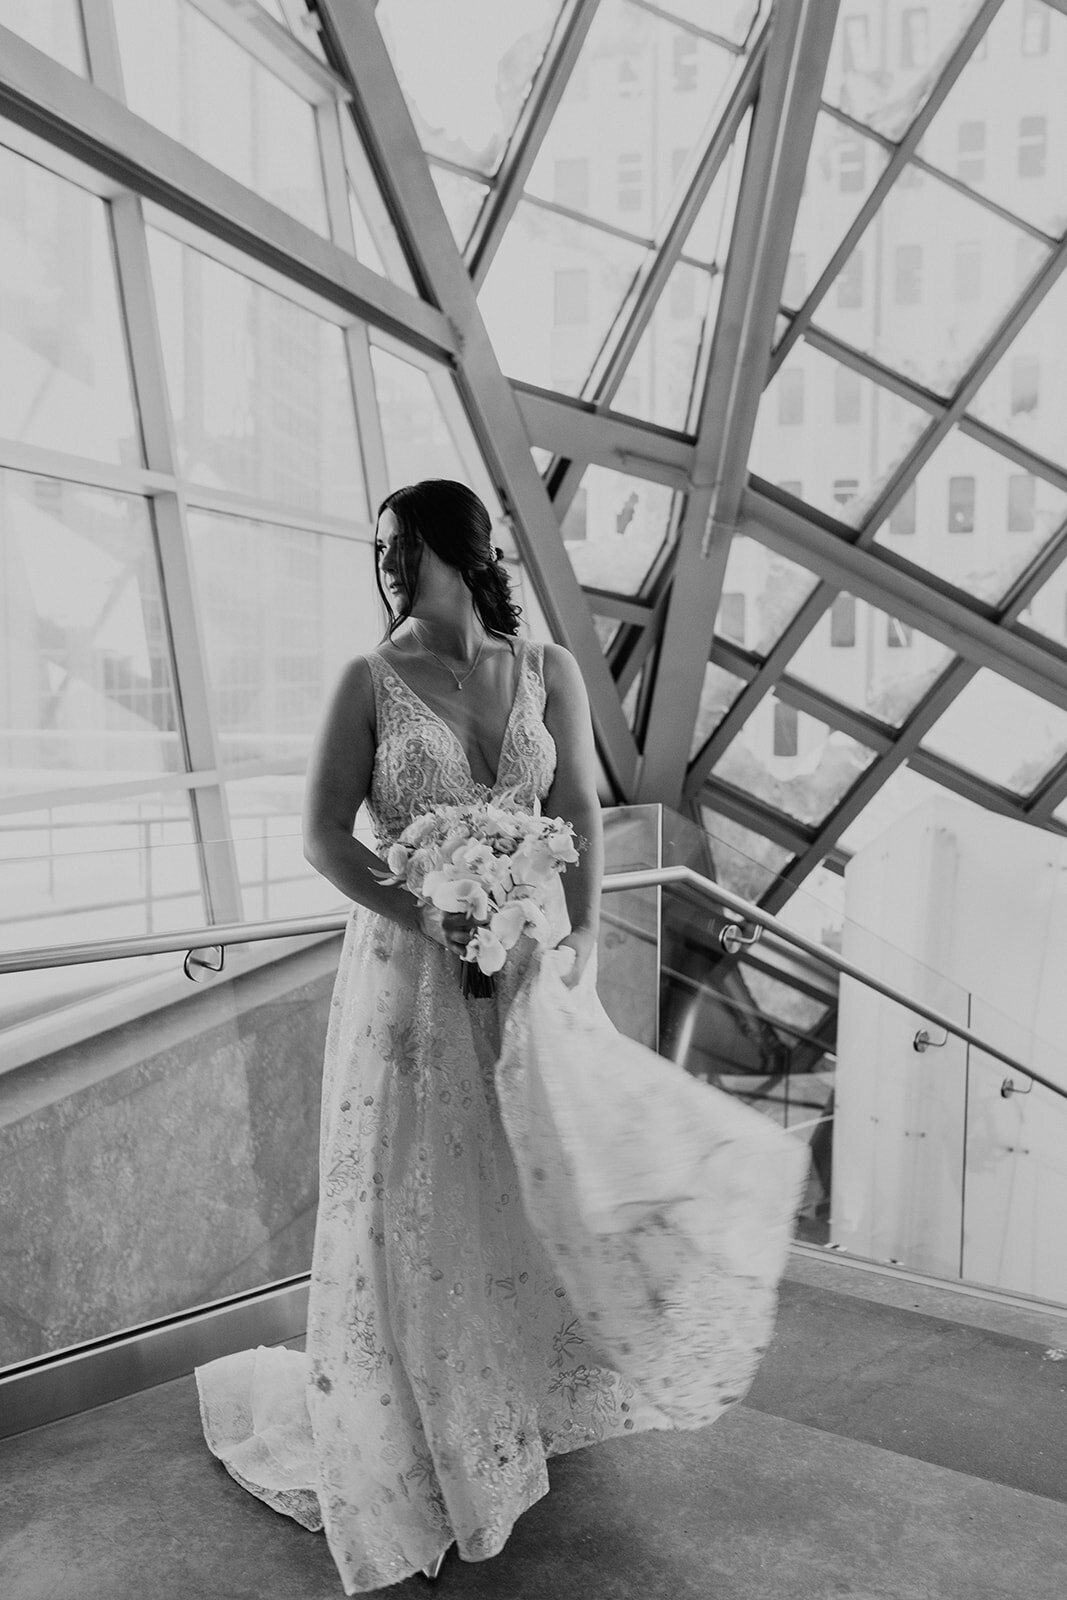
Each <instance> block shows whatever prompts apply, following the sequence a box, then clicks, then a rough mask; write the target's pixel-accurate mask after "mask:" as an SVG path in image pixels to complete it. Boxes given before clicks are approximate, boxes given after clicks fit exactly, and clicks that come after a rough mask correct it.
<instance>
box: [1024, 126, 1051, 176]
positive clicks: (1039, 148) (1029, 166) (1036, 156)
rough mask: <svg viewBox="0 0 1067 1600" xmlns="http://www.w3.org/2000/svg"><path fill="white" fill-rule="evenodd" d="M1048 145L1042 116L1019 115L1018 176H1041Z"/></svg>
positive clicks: (1046, 128)
mask: <svg viewBox="0 0 1067 1600" xmlns="http://www.w3.org/2000/svg"><path fill="white" fill-rule="evenodd" d="M1047 145H1048V124H1047V122H1046V120H1045V118H1044V117H1020V119H1019V161H1018V169H1019V176H1020V178H1043V177H1044V176H1045V155H1046V150H1047Z"/></svg>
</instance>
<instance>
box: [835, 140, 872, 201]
mask: <svg viewBox="0 0 1067 1600" xmlns="http://www.w3.org/2000/svg"><path fill="white" fill-rule="evenodd" d="M866 178H867V151H866V147H865V146H864V144H863V141H862V140H861V139H842V141H841V144H840V146H839V150H838V167H837V187H838V188H839V189H840V190H841V193H842V194H848V193H850V192H855V191H856V190H858V189H862V188H863V187H864V184H865V182H866Z"/></svg>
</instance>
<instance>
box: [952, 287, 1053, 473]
mask: <svg viewBox="0 0 1067 1600" xmlns="http://www.w3.org/2000/svg"><path fill="white" fill-rule="evenodd" d="M1065 327H1067V274H1064V273H1061V274H1060V276H1059V278H1058V279H1057V280H1056V282H1055V283H1054V284H1053V286H1052V288H1051V289H1050V290H1049V291H1048V293H1047V294H1046V295H1045V298H1044V299H1043V300H1042V301H1041V304H1040V305H1039V306H1038V308H1037V310H1036V311H1035V312H1034V314H1033V315H1032V316H1031V318H1030V320H1029V322H1027V323H1025V324H1024V326H1023V327H1022V328H1021V329H1020V330H1019V332H1018V333H1017V334H1016V336H1015V339H1014V341H1013V343H1012V344H1011V345H1010V346H1009V348H1008V349H1007V350H1006V351H1005V352H1004V354H1003V355H1002V356H1001V358H1000V360H999V361H998V363H997V365H996V366H995V367H994V368H993V370H992V372H991V373H990V374H989V377H988V378H987V379H986V380H985V382H984V383H983V384H982V387H981V388H980V389H979V390H978V392H977V394H976V395H975V396H974V399H973V400H972V401H971V404H970V407H969V409H970V411H971V413H972V415H974V416H976V417H980V418H981V420H982V421H983V422H988V423H989V425H990V426H991V427H993V428H996V429H997V430H998V431H999V432H1001V433H1007V434H1010V435H1011V437H1012V438H1013V439H1018V440H1019V442H1020V444H1025V445H1026V446H1027V448H1028V449H1030V450H1034V451H1036V453H1037V454H1038V455H1042V456H1047V457H1048V458H1049V459H1050V460H1052V461H1055V462H1058V463H1067V404H1065V398H1067V341H1065V340H1064V336H1063V330H1064V328H1065Z"/></svg>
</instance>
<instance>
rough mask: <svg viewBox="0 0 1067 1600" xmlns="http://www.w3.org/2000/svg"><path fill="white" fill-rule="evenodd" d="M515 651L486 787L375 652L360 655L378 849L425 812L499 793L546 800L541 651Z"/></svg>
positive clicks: (548, 778) (548, 745)
mask: <svg viewBox="0 0 1067 1600" xmlns="http://www.w3.org/2000/svg"><path fill="white" fill-rule="evenodd" d="M519 651H520V659H519V681H518V683H517V685H516V688H515V700H514V702H513V704H512V708H511V715H510V717H509V718H508V724H507V727H506V728H505V730H504V742H503V744H502V746H501V749H500V761H499V764H498V767H497V775H496V782H495V783H494V784H493V785H492V786H489V785H488V784H483V783H478V782H476V781H475V779H474V778H472V776H471V770H470V763H469V762H468V760H467V756H466V752H465V751H464V749H463V747H462V745H461V744H460V742H459V740H458V738H457V737H456V735H455V734H454V733H453V731H452V729H451V728H450V727H449V726H448V724H447V723H446V722H444V721H442V719H441V718H440V717H438V716H436V715H435V714H434V712H433V711H431V710H430V707H429V706H428V705H426V704H425V702H424V701H422V700H420V698H419V696H418V695H417V694H416V693H415V691H414V690H413V689H411V688H409V686H408V685H407V684H406V683H405V682H404V680H403V678H401V677H400V676H399V675H398V674H397V673H395V672H393V671H392V669H391V668H390V666H389V663H388V662H387V661H386V660H385V658H384V657H383V656H381V655H379V654H378V652H377V651H376V650H375V651H372V653H371V654H370V655H369V656H368V657H367V661H368V662H369V664H370V669H371V677H372V678H373V680H374V707H375V716H376V719H377V726H378V736H377V749H376V751H375V757H374V771H373V774H372V776H371V786H370V794H369V795H368V797H367V810H368V811H369V812H370V815H371V821H372V822H373V823H374V831H375V834H376V836H377V839H378V844H379V847H380V848H381V849H383V850H384V849H387V848H388V846H389V845H391V844H392V843H393V842H394V841H395V840H396V839H397V838H399V836H400V834H401V833H402V832H403V831H404V829H405V828H406V827H407V825H408V823H409V822H411V820H412V819H413V818H414V817H417V816H419V815H421V813H422V812H424V811H428V810H430V808H431V807H432V806H436V805H460V804H462V803H463V802H464V801H465V800H471V799H478V798H481V797H483V796H485V795H487V794H493V793H498V792H499V791H500V790H501V789H515V790H516V791H517V799H518V801H519V804H520V805H532V804H533V802H534V800H535V799H536V800H538V801H544V800H545V799H546V798H547V796H548V791H549V789H550V788H551V787H552V779H553V777H554V776H555V771H556V746H555V742H554V740H553V738H552V735H551V734H550V733H549V731H548V729H547V728H546V727H545V724H544V710H545V683H544V649H543V648H542V646H541V645H539V644H532V643H529V642H523V643H521V644H520V645H519Z"/></svg>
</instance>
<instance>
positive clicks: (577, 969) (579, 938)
mask: <svg viewBox="0 0 1067 1600" xmlns="http://www.w3.org/2000/svg"><path fill="white" fill-rule="evenodd" d="M565 947H566V948H568V949H570V950H573V951H574V965H573V967H572V968H571V970H570V971H569V972H568V973H567V975H566V977H565V978H564V979H563V982H564V984H565V985H566V987H567V988H568V989H573V988H575V986H576V985H577V984H578V983H579V982H580V981H581V976H582V973H583V972H584V971H585V969H586V967H587V966H588V965H589V961H590V958H591V956H592V954H593V951H594V950H595V949H596V934H595V933H594V932H593V930H592V929H591V928H572V929H571V931H570V933H568V935H567V937H566V938H565V939H561V940H560V941H559V944H558V945H557V946H556V949H557V950H562V949H564V948H565Z"/></svg>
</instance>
